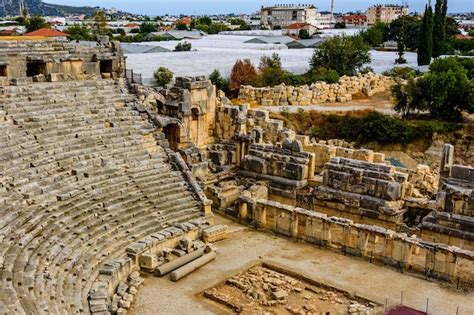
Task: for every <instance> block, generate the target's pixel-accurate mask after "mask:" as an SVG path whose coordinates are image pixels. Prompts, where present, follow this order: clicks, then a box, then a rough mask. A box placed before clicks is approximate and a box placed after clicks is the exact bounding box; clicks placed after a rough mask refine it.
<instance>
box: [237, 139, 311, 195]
mask: <svg viewBox="0 0 474 315" xmlns="http://www.w3.org/2000/svg"><path fill="white" fill-rule="evenodd" d="M240 166H241V168H240V170H239V174H244V175H245V176H249V177H256V178H260V179H268V180H271V181H272V182H273V184H275V185H277V184H278V183H279V184H282V185H284V186H286V185H290V186H296V187H302V186H304V185H306V184H307V180H308V179H312V178H314V155H313V154H312V153H307V152H304V151H303V150H302V146H301V143H300V142H299V141H297V140H290V139H286V140H285V141H284V142H283V143H282V146H281V147H278V146H274V145H265V144H252V145H250V149H249V152H248V154H247V155H246V156H245V158H244V159H243V160H242V162H241V165H240Z"/></svg>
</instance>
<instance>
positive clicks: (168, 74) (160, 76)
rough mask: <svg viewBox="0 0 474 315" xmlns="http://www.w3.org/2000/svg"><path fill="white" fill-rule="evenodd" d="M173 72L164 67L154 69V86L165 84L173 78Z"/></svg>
mask: <svg viewBox="0 0 474 315" xmlns="http://www.w3.org/2000/svg"><path fill="white" fill-rule="evenodd" d="M173 75H174V74H173V72H172V71H171V70H170V69H168V68H165V67H160V68H158V70H156V71H155V73H154V74H153V77H154V78H155V85H156V86H165V85H166V84H168V83H170V82H171V80H173Z"/></svg>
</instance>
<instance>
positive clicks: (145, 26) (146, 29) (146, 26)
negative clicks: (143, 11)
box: [140, 21, 156, 34]
mask: <svg viewBox="0 0 474 315" xmlns="http://www.w3.org/2000/svg"><path fill="white" fill-rule="evenodd" d="M155 31H156V24H155V23H153V22H149V21H147V22H143V23H142V24H141V25H140V33H144V34H149V33H152V32H155Z"/></svg>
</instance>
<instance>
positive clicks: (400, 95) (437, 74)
mask: <svg viewBox="0 0 474 315" xmlns="http://www.w3.org/2000/svg"><path fill="white" fill-rule="evenodd" d="M471 84H472V83H471V82H470V81H469V78H468V72H467V71H466V69H464V68H463V65H462V64H461V63H460V62H459V61H458V60H456V58H453V57H451V58H443V59H436V60H435V61H434V62H433V63H432V64H431V65H430V71H429V72H428V73H426V74H424V75H423V76H421V77H417V78H410V79H409V80H408V81H407V82H406V83H403V82H402V81H399V82H398V83H397V84H396V85H395V86H394V87H393V88H392V93H393V96H394V98H395V109H396V110H397V111H399V112H402V113H405V114H406V113H409V112H411V111H414V110H420V111H428V112H429V113H430V114H431V116H432V117H433V118H436V119H442V120H459V119H461V117H462V116H461V111H463V110H468V111H470V112H472V111H474V108H473V107H472V105H473V95H472V93H471V90H470V89H471Z"/></svg>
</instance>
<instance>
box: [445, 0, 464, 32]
mask: <svg viewBox="0 0 474 315" xmlns="http://www.w3.org/2000/svg"><path fill="white" fill-rule="evenodd" d="M446 1H447V0H446ZM445 33H446V36H448V37H449V36H453V35H457V34H461V31H460V30H459V23H458V22H457V21H456V20H455V19H454V18H453V17H452V16H446V20H445Z"/></svg>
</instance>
